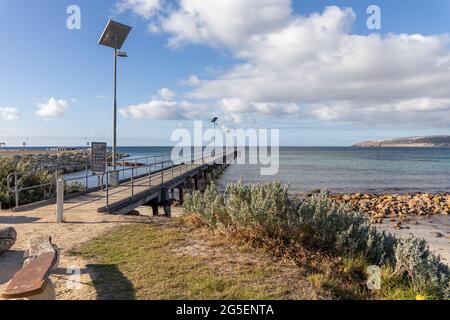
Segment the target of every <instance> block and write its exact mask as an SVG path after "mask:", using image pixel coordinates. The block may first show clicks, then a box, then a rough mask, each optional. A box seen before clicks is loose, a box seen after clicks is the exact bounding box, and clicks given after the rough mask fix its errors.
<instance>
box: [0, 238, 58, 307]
mask: <svg viewBox="0 0 450 320" xmlns="http://www.w3.org/2000/svg"><path fill="white" fill-rule="evenodd" d="M28 253H29V258H28V259H27V260H26V261H25V263H24V265H23V267H22V269H21V270H20V271H19V272H17V273H16V275H15V276H14V277H13V279H12V280H11V281H10V282H9V284H8V286H7V288H6V290H5V291H4V292H3V294H2V297H3V298H6V299H18V298H25V297H30V296H33V295H37V294H41V293H43V292H44V291H45V288H46V286H47V284H48V278H49V276H50V274H51V273H52V271H53V269H54V268H56V266H57V264H58V251H57V249H56V248H55V247H54V245H53V244H52V243H51V238H50V237H37V238H33V239H30V248H29V249H28Z"/></svg>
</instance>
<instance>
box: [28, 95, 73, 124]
mask: <svg viewBox="0 0 450 320" xmlns="http://www.w3.org/2000/svg"><path fill="white" fill-rule="evenodd" d="M68 110H69V102H68V101H66V100H61V99H60V100H58V99H55V98H50V100H48V101H47V102H44V103H39V104H38V110H37V111H36V114H37V115H38V116H39V117H41V118H47V119H49V118H56V117H60V116H62V115H64V114H65V113H66V112H67V111H68Z"/></svg>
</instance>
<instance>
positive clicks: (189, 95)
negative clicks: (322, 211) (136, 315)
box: [0, 0, 450, 146]
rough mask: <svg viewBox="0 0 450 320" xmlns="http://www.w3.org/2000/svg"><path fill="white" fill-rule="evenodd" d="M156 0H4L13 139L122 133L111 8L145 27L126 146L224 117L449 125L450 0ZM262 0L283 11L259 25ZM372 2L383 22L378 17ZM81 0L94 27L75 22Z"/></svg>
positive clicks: (131, 49) (0, 87) (436, 128)
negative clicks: (373, 18)
mask: <svg viewBox="0 0 450 320" xmlns="http://www.w3.org/2000/svg"><path fill="white" fill-rule="evenodd" d="M215 1H217V0H215ZM157 2H158V1H157V0H134V1H133V0H117V1H112V0H111V1H106V0H102V1H87V0H84V1H83V0H78V1H76V0H72V1H64V0H57V1H56V0H40V1H29V0H28V1H25V0H15V1H11V0H0V27H1V29H0V30H2V40H3V45H2V49H1V50H0V61H1V72H0V142H7V144H8V145H9V146H15V145H19V144H21V142H22V141H24V140H25V139H26V137H30V139H29V142H30V145H34V146H41V145H58V146H59V145H84V144H85V137H88V139H89V140H90V141H93V140H98V141H108V142H110V136H111V122H112V121H111V117H112V116H111V104H112V101H111V100H112V93H111V91H112V58H113V56H112V52H111V50H110V49H109V48H105V47H101V46H99V45H98V44H97V40H98V38H99V36H100V34H101V32H102V30H103V28H104V26H105V24H106V22H107V21H108V19H109V18H113V19H115V20H119V21H121V22H123V23H126V24H129V25H131V26H133V31H132V33H131V34H130V37H129V39H128V40H127V43H126V45H125V46H124V48H123V50H126V51H127V52H128V53H129V58H128V59H125V60H122V59H121V60H120V61H119V92H118V94H119V100H118V101H119V108H120V109H122V111H121V113H120V114H119V144H120V145H136V146H138V145H139V146H140V145H144V146H147V145H170V144H172V143H171V141H170V136H171V133H172V131H173V130H175V129H176V128H179V127H186V128H192V125H193V120H207V119H208V118H209V117H211V116H212V115H218V116H219V117H220V118H221V123H220V125H221V127H222V128H232V129H233V128H248V127H258V128H279V129H280V130H281V132H280V135H281V144H282V145H320V146H327V145H330V146H331V145H349V144H352V143H355V142H358V141H360V140H368V139H380V138H389V137H398V136H415V135H429V134H448V133H449V125H448V123H449V122H448V121H447V120H450V94H447V92H446V91H448V84H449V82H448V81H450V67H449V66H450V54H449V53H450V48H449V43H448V41H447V40H448V39H447V38H446V34H447V32H448V31H449V30H450V28H449V27H450V22H449V19H448V16H449V14H450V4H449V2H448V1H445V0H431V1H403V0H389V1H362V0H358V1H356V0H355V1H325V0H314V1H313V0H303V1H293V2H291V1H288V0H280V1H279V2H277V1H274V0H262V1H261V2H255V1H253V0H251V1H248V5H245V6H242V17H237V18H240V19H237V20H239V23H237V24H235V23H234V21H235V20H236V16H234V18H233V17H231V16H230V17H228V18H227V19H223V16H222V17H221V16H220V14H221V12H220V10H216V9H215V8H214V7H213V6H205V5H203V4H201V2H196V1H195V0H188V1H185V2H184V3H182V4H180V3H179V2H178V1H163V0H161V1H160V2H159V3H157ZM212 2H214V1H212ZM212 2H210V3H212ZM232 2H233V1H230V2H229V3H232ZM243 2H246V1H243ZM118 4H119V6H117V5H118ZM120 4H121V6H120ZM258 4H263V5H264V4H267V5H268V6H269V7H270V8H272V9H274V10H272V11H270V10H268V11H266V12H264V14H259V13H258V14H259V15H256V17H255V18H254V19H253V20H252V21H251V23H250V22H249V21H247V20H250V19H247V17H248V16H249V15H248V12H252V13H254V12H255V10H257V9H256V6H259V7H261V5H258ZM371 4H376V5H378V6H379V7H380V8H381V13H382V15H381V18H382V20H381V21H382V29H381V30H375V31H374V30H369V29H368V28H367V26H366V20H367V17H368V15H367V13H366V9H367V7H368V6H369V5H371ZM69 5H78V6H79V7H80V8H81V30H69V29H67V28H66V19H67V18H68V14H67V13H66V9H67V7H68V6H69ZM183 5H184V6H185V7H183ZM231 5H232V4H230V6H231ZM202 6H203V7H202ZM327 6H336V7H337V8H335V10H329V11H328V12H327V13H325V10H326V9H325V8H326V7H327ZM149 8H150V9H149ZM193 8H194V9H193ZM287 8H290V10H289V12H288V11H287ZM345 8H351V12H350V11H345V10H346V9H345ZM225 9H226V10H230V11H224V12H235V11H233V10H234V8H231V7H227V8H225ZM277 9H279V10H280V13H279V14H278V15H277V14H272V12H276V10H277ZM187 10H194V11H195V10H198V11H196V12H197V13H198V14H187V13H186V11H187ZM246 10H249V11H246ZM238 12H239V14H240V12H241V11H239V10H238ZM246 12H247V15H246ZM191 13H192V12H191ZM318 15H319V16H320V17H321V18H320V19H319V18H318V19H314V18H313V17H314V16H318ZM225 16H226V14H225ZM195 19H199V20H198V21H194V20H195ZM217 21H219V22H217ZM321 24H325V25H327V26H331V27H332V28H335V29H337V31H336V30H331V27H330V29H326V28H323V29H320V28H319V29H317V28H318V26H319V27H321ZM149 26H152V30H153V32H151V31H149ZM191 26H196V29H190V28H191ZM308 28H310V29H311V30H314V31H311V32H309V31H310V30H309V29H308ZM341 28H342V29H341ZM225 30H230V31H229V32H228V33H227V31H225ZM376 34H379V35H376ZM401 34H404V36H401ZM414 34H419V35H420V38H417V37H414V36H412V35H414ZM354 36H358V37H359V38H355V37H354ZM375 36H376V37H379V38H374V37H375ZM289 37H292V38H289ZM286 41H287V42H286ZM281 42H282V43H281ZM280 43H281V44H280ZM286 43H288V44H289V43H292V45H286ZM372 45H373V48H372V47H371V46H372ZM311 48H316V49H314V50H313V49H311ZM336 53H339V57H337V56H336ZM341 55H342V56H341ZM411 55H412V56H413V57H411ZM402 57H405V59H403V58H402ZM409 59H410V60H409ZM336 61H337V62H336ZM352 61H354V64H353V62H352ZM396 61H399V62H400V64H402V65H401V66H398V64H399V63H398V62H396ZM403 62H404V64H403ZM328 63H330V65H329V67H327V66H328ZM397 66H398V68H397ZM330 70H332V71H330ZM300 75H301V76H300ZM188 79H191V82H189V81H187V80H188ZM440 86H442V89H441V88H440ZM162 88H166V90H165V91H161V92H166V93H167V94H166V95H164V94H160V93H158V92H159V91H160V90H161V89H162ZM277 88H278V89H277ZM422 89H423V90H422ZM169 90H170V91H169ZM52 98H53V99H52ZM40 107H41V109H42V108H43V109H42V110H41V112H38V110H39V108H40ZM205 125H206V122H205Z"/></svg>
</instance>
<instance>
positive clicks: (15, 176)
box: [6, 154, 170, 208]
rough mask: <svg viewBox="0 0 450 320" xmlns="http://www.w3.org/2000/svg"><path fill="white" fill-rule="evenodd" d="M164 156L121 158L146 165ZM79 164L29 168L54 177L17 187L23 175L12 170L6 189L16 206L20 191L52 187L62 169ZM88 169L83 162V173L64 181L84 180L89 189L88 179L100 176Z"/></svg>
mask: <svg viewBox="0 0 450 320" xmlns="http://www.w3.org/2000/svg"><path fill="white" fill-rule="evenodd" d="M166 157H170V154H152V155H148V156H142V157H128V158H123V159H122V160H125V161H126V162H134V163H135V164H138V162H141V161H142V160H145V163H146V165H148V164H151V162H152V161H150V160H153V164H154V163H157V160H158V158H161V160H162V161H164V158H166ZM79 166H80V165H69V166H57V167H53V168H45V167H43V168H41V169H33V170H30V171H29V172H38V171H42V170H47V171H48V172H49V173H54V174H55V179H54V180H53V181H51V182H47V183H42V184H39V185H33V186H28V187H19V183H20V178H21V176H23V174H21V173H20V172H17V171H16V172H12V173H10V174H8V176H7V179H6V181H7V190H8V192H9V193H10V194H14V197H15V207H16V208H17V207H19V205H20V193H21V192H24V191H28V190H32V189H38V188H46V187H50V188H52V187H53V186H56V182H57V180H58V178H59V177H60V176H61V171H64V169H66V170H67V169H68V168H69V169H71V168H76V167H79ZM138 167H139V168H141V167H142V166H138ZM125 168H126V167H125ZM90 169H91V166H90V165H89V164H85V169H84V174H83V175H82V176H81V175H80V176H75V177H71V178H66V179H65V183H69V184H70V183H73V182H75V181H82V180H84V187H85V189H86V190H88V189H89V179H90V178H95V177H100V175H98V174H95V173H93V172H91V173H89V170H90ZM52 171H53V172H52ZM79 172H82V171H79ZM72 173H73V172H72ZM68 174H70V173H68ZM99 180H100V179H99ZM13 182H14V184H13ZM101 183H103V182H101V181H99V182H98V185H97V187H102V185H101Z"/></svg>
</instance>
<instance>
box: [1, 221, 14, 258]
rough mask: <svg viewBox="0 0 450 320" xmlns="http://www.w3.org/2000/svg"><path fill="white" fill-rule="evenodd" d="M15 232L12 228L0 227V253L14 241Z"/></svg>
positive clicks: (9, 247)
mask: <svg viewBox="0 0 450 320" xmlns="http://www.w3.org/2000/svg"><path fill="white" fill-rule="evenodd" d="M16 240H17V232H16V230H14V228H11V227H8V228H2V229H0V254H2V253H3V252H6V251H8V250H9V249H11V247H12V246H13V245H14V244H15V243H16Z"/></svg>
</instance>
